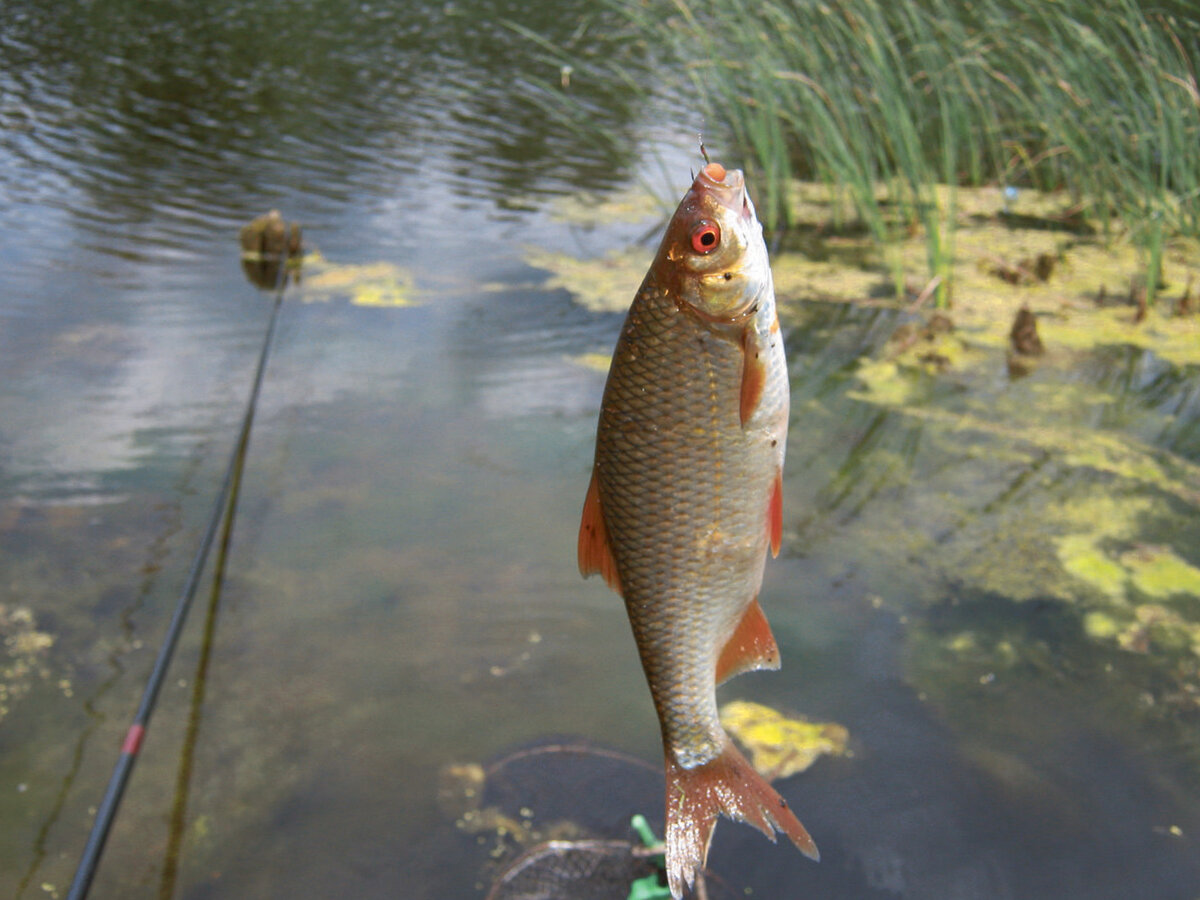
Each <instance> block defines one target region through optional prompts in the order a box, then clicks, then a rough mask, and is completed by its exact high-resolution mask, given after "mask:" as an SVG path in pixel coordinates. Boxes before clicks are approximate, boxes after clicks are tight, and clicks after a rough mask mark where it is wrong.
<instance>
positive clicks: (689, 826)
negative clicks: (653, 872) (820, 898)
mask: <svg viewBox="0 0 1200 900" xmlns="http://www.w3.org/2000/svg"><path fill="white" fill-rule="evenodd" d="M666 775H667V840H666V845H667V883H668V885H669V886H670V888H671V896H672V897H673V898H675V900H680V898H682V897H683V892H684V889H685V886H686V887H687V888H691V887H692V885H693V884H694V883H695V880H696V873H697V872H699V871H700V870H702V869H703V868H704V864H705V861H706V860H707V858H708V846H709V844H710V843H711V842H712V835H713V829H714V828H715V826H716V824H717V816H718V815H720V814H722V813H723V814H725V815H726V816H728V817H729V818H730V819H733V820H734V821H735V822H745V823H746V824H748V825H753V826H754V827H755V828H757V829H758V830H759V831H761V832H762V833H763V834H765V835H766V836H767V837H769V838H770V839H771V840H772V841H774V840H775V832H776V831H782V832H783V833H784V834H785V835H787V836H788V838H789V839H790V840H791V842H792V843H793V844H795V845H796V847H797V848H798V849H799V850H800V852H801V853H803V854H804V855H805V856H807V857H808V858H809V859H812V860H814V861H817V860H819V859H820V854H819V853H818V852H817V845H816V844H814V843H813V839H812V838H811V837H810V836H809V833H808V831H807V830H806V829H805V827H804V826H803V825H801V824H800V820H799V819H797V818H796V815H795V813H793V812H792V811H791V809H789V808H788V805H787V801H786V800H784V799H783V798H782V797H780V796H779V794H778V793H777V792H776V791H775V789H774V788H773V787H771V786H770V785H769V784H767V782H766V779H764V778H763V777H762V776H761V775H759V774H758V772H756V771H755V770H754V767H753V766H751V765H750V763H749V762H747V761H746V758H745V757H744V756H742V754H741V753H740V752H738V749H737V748H736V747H734V746H733V743H732V742H731V741H729V740H728V739H726V741H725V749H724V750H723V751H722V752H721V755H720V756H718V757H717V758H716V759H714V760H712V761H711V762H707V763H705V764H704V765H701V766H697V767H696V768H694V769H685V768H683V767H682V766H680V765H679V764H678V763H676V762H675V760H674V758H673V755H672V754H671V752H670V751H669V750H668V751H667V754H666Z"/></svg>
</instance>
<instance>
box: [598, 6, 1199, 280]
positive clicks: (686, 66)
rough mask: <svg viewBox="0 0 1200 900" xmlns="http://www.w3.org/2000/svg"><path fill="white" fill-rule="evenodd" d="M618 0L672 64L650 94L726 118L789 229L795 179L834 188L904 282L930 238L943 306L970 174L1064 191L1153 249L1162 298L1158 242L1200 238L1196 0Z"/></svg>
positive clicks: (762, 191)
mask: <svg viewBox="0 0 1200 900" xmlns="http://www.w3.org/2000/svg"><path fill="white" fill-rule="evenodd" d="M614 2H615V3H616V4H617V7H616V8H617V9H619V10H620V12H621V13H622V16H623V19H622V22H623V24H624V25H625V26H632V32H633V33H636V34H638V35H639V36H640V37H641V39H642V40H644V42H645V43H644V46H645V47H648V48H653V52H654V53H655V54H656V55H657V57H658V59H657V64H656V66H655V69H656V71H658V72H659V73H660V76H661V73H663V72H665V73H667V76H666V83H663V84H659V85H658V86H657V87H656V88H655V90H654V92H655V93H657V94H658V95H659V96H672V97H675V98H676V99H679V100H683V101H685V102H690V101H691V100H693V99H696V100H698V101H699V102H700V103H701V104H702V106H703V109H704V111H705V113H706V115H707V117H708V119H709V120H710V121H711V122H715V123H721V124H722V125H723V126H724V127H726V128H728V130H729V133H730V138H731V140H732V142H733V144H734V146H736V147H737V148H738V149H739V152H740V153H742V154H743V155H744V160H743V164H744V165H745V166H746V168H747V169H749V170H751V172H752V175H753V177H754V179H755V182H756V184H757V185H758V186H759V207H760V210H761V211H762V213H763V217H764V220H765V222H766V224H767V226H768V227H773V228H774V227H781V226H787V225H789V224H793V223H792V220H791V216H792V210H791V208H790V205H789V202H788V196H789V194H788V185H789V183H790V181H791V180H792V179H793V178H796V177H801V178H807V179H812V180H816V181H819V182H821V183H824V184H826V185H827V186H828V187H829V189H830V191H831V193H832V194H833V196H834V197H835V198H840V199H845V200H847V201H849V203H850V205H851V206H852V208H853V210H854V214H855V215H856V216H857V217H858V218H859V220H860V221H861V223H862V224H863V225H864V226H865V227H866V228H868V229H869V230H870V232H871V233H872V235H873V236H874V237H875V238H876V240H877V242H878V244H879V245H880V247H881V248H882V252H883V254H884V257H885V260H886V261H887V262H886V264H887V267H888V268H889V270H890V272H891V275H892V280H893V283H894V286H895V289H896V291H897V293H901V292H903V291H904V290H906V287H905V283H904V270H903V264H902V261H901V258H900V254H899V242H900V239H901V238H902V237H904V236H906V235H907V234H910V233H913V232H914V231H920V232H921V233H922V234H923V235H924V240H925V243H926V258H927V265H928V270H929V272H928V274H929V278H930V279H934V278H937V279H938V289H937V293H936V296H937V299H938V302H939V304H945V303H947V302H948V301H949V299H950V295H951V274H952V262H953V258H954V234H955V221H956V215H957V193H956V188H957V187H959V186H962V185H972V186H976V185H983V184H997V185H1029V186H1034V187H1041V188H1050V189H1063V190H1066V191H1068V192H1070V194H1071V195H1072V196H1073V197H1074V199H1075V200H1076V201H1077V203H1078V204H1079V205H1080V206H1081V207H1082V208H1083V210H1084V211H1085V212H1086V214H1088V215H1089V216H1090V217H1092V218H1094V219H1096V220H1098V221H1099V222H1101V223H1102V225H1103V226H1104V227H1105V228H1109V227H1110V226H1113V225H1119V226H1120V233H1121V234H1123V235H1125V236H1127V238H1128V239H1130V240H1132V241H1134V242H1135V243H1136V244H1137V245H1138V246H1140V247H1142V248H1143V249H1144V251H1145V254H1144V255H1145V259H1146V266H1147V273H1146V285H1147V299H1148V302H1153V300H1154V295H1155V291H1156V289H1157V286H1158V284H1159V281H1160V278H1161V272H1160V267H1161V260H1162V252H1163V242H1164V241H1165V240H1166V239H1167V238H1168V237H1169V236H1170V235H1171V234H1177V233H1182V234H1187V235H1191V236H1197V235H1200V227H1198V226H1200V222H1198V216H1200V213H1198V211H1197V207H1198V203H1200V163H1198V161H1197V150H1198V149H1200V90H1198V89H1197V79H1196V71H1195V67H1196V59H1197V56H1198V54H1200V22H1198V21H1197V20H1198V19H1200V16H1197V14H1196V13H1195V12H1190V11H1189V10H1190V7H1189V6H1188V4H1187V3H1186V2H1182V0H1181V2H1179V11H1178V12H1176V13H1175V14H1173V15H1172V14H1168V13H1166V12H1151V11H1148V10H1145V9H1143V7H1142V4H1140V3H1139V2H1137V0H1107V2H1102V3H1096V2H1094V0H974V2H971V3H964V2H961V0H919V2H918V0H901V2H894V0H892V2H889V0H824V2H818V0H765V2H761V3H757V4H741V3H735V2H732V0H710V2H708V3H705V4H703V5H702V4H699V3H694V2H693V0H660V2H651V3H645V2H622V0H614ZM1168 2H1169V0H1168ZM639 90H642V91H645V92H647V93H650V92H651V91H650V89H649V88H646V87H644V86H639ZM938 185H942V186H944V187H943V189H942V192H941V198H942V199H941V200H939V193H938V191H937V187H938ZM1111 233H1112V234H1113V236H1114V237H1115V236H1116V231H1115V230H1114V231H1112V232H1111Z"/></svg>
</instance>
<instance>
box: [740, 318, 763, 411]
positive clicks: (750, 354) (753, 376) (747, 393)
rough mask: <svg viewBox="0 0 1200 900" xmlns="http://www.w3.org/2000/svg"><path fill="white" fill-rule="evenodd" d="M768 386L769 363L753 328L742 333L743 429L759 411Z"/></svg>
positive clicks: (741, 396) (741, 397) (741, 408)
mask: <svg viewBox="0 0 1200 900" xmlns="http://www.w3.org/2000/svg"><path fill="white" fill-rule="evenodd" d="M766 386H767V361H766V359H764V358H763V352H762V349H761V347H760V346H759V342H758V334H757V332H755V330H754V329H753V327H750V328H747V329H746V330H745V331H743V332H742V386H741V394H740V398H739V404H738V413H739V415H740V416H741V422H742V427H743V428H744V427H745V426H746V423H747V422H748V421H749V420H750V417H751V416H752V415H754V411H755V410H756V409H758V403H759V401H760V400H762V395H763V389H764V388H765V387H766Z"/></svg>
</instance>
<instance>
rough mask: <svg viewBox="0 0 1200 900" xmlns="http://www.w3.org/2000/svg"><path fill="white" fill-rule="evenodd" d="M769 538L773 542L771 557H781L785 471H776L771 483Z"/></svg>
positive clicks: (768, 513)
mask: <svg viewBox="0 0 1200 900" xmlns="http://www.w3.org/2000/svg"><path fill="white" fill-rule="evenodd" d="M767 536H768V537H769V538H770V540H771V556H778V555H779V547H780V545H781V544H782V543H783V471H782V470H776V472H775V480H774V481H773V482H771V499H770V501H768V503H767Z"/></svg>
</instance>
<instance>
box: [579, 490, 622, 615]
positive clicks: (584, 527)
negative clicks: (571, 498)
mask: <svg viewBox="0 0 1200 900" xmlns="http://www.w3.org/2000/svg"><path fill="white" fill-rule="evenodd" d="M578 555H579V574H580V575H582V576H583V577H584V578H587V577H588V576H589V575H595V574H596V573H599V574H600V575H602V576H603V577H604V580H605V581H606V582H608V586H609V587H610V588H612V589H613V590H614V591H616V592H617V593H618V594H619V593H621V578H620V576H619V575H618V574H617V563H616V560H614V559H613V555H612V546H611V545H610V544H609V541H608V527H607V526H606V525H605V524H604V510H603V509H601V507H600V485H599V484H598V483H597V481H596V473H595V472H593V473H592V480H591V483H590V484H589V485H588V489H587V497H585V498H584V501H583V519H582V521H580V523H579V547H578Z"/></svg>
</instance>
